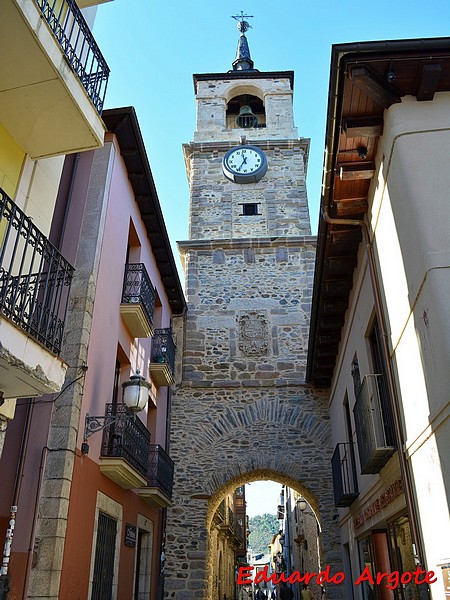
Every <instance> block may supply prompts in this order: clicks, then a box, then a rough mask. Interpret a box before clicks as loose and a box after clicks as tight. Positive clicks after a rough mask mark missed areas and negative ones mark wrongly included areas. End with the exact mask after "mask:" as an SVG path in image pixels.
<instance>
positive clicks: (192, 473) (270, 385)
mask: <svg viewBox="0 0 450 600" xmlns="http://www.w3.org/2000/svg"><path fill="white" fill-rule="evenodd" d="M247 28H248V23H247V22H246V21H244V19H243V16H242V17H240V19H239V21H238V29H239V30H240V38H239V43H238V49H237V55H236V59H235V61H234V62H233V63H232V67H233V68H232V70H230V71H228V72H225V73H208V74H203V75H194V88H195V98H196V103H197V125H196V130H195V133H194V139H193V141H192V142H191V143H189V144H186V145H184V148H183V149H184V156H185V162H186V169H187V173H188V178H189V185H190V217H189V240H188V241H184V242H180V243H179V250H180V253H181V256H182V260H183V265H184V269H185V276H186V293H187V300H188V311H187V314H186V315H185V317H184V319H183V322H182V323H181V322H180V323H179V324H178V334H177V343H178V349H179V352H180V353H181V354H182V373H180V374H179V377H178V382H177V385H176V386H175V388H174V391H173V397H172V432H171V447H170V454H171V456H172V458H173V459H174V461H175V482H174V497H173V505H172V507H170V508H169V509H168V514H167V536H166V545H165V553H166V565H165V597H167V598H176V599H177V600H187V599H191V598H192V599H193V598H196V599H197V598H202V599H208V600H213V599H214V600H217V598H218V597H219V596H220V600H222V599H223V590H224V587H223V581H221V580H223V579H225V578H226V577H227V576H230V574H229V573H228V574H227V573H226V572H225V571H226V568H227V567H223V568H222V571H220V572H219V574H217V568H216V567H217V565H216V564H215V563H216V562H218V561H219V559H220V557H218V556H217V549H215V548H213V547H212V543H211V542H210V534H211V528H212V527H213V515H214V512H215V511H216V509H217V507H218V506H219V504H220V502H221V501H222V499H223V498H224V497H225V495H226V494H227V493H229V492H230V491H232V490H233V489H235V488H236V487H237V486H239V485H242V484H245V483H247V482H251V481H255V480H260V479H272V480H275V481H279V482H280V484H283V483H284V484H286V485H289V486H290V487H292V488H294V489H295V490H297V491H298V492H299V493H302V494H303V495H304V496H305V497H306V498H307V500H308V501H309V502H310V504H311V506H312V507H313V508H314V511H315V512H316V515H317V517H318V520H319V522H320V527H321V529H322V534H321V540H320V541H321V545H322V556H321V560H322V564H324V565H330V566H331V569H332V570H338V569H339V568H340V566H341V565H340V555H339V553H336V552H335V550H336V547H337V545H338V536H339V533H338V530H337V528H336V522H335V521H334V520H333V519H332V517H333V514H334V512H335V511H334V506H333V501H332V497H333V494H332V489H331V467H330V460H331V440H330V426H329V421H328V411H327V405H326V401H325V398H323V397H322V396H321V395H320V394H318V393H317V392H315V391H314V390H312V389H311V388H310V387H309V386H307V385H306V384H305V367H306V350H307V341H308V340H307V336H308V330H309V312H310V303H311V290H312V279H313V269H314V256H315V238H314V237H312V236H311V231H310V222H309V214H308V204H307V195H306V185H305V177H306V166H307V159H308V148H309V140H307V139H302V138H299V137H298V132H297V129H296V127H295V125H294V118H293V107H292V97H293V84H294V74H293V72H292V71H276V72H263V71H258V70H257V69H255V68H254V64H253V61H252V60H251V58H250V52H249V48H248V43H247V38H246V36H245V32H246V30H247ZM181 339H183V340H184V342H183V343H181ZM280 487H281V486H280ZM275 510H276V506H274V511H275ZM228 569H231V570H232V571H233V572H232V574H231V576H232V577H234V566H233V565H231V566H228ZM336 593H337V594H338V595H334V596H333V597H335V598H338V597H340V596H339V590H336Z"/></svg>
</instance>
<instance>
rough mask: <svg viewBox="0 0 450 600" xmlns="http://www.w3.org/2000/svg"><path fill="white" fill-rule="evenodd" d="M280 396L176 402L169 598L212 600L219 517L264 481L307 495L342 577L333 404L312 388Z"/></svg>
mask: <svg viewBox="0 0 450 600" xmlns="http://www.w3.org/2000/svg"><path fill="white" fill-rule="evenodd" d="M274 392H275V390H270V389H266V390H260V389H259V390H258V389H257V390H255V391H253V392H251V391H249V390H245V391H244V390H242V389H239V390H233V389H228V390H227V389H222V390H215V391H214V394H212V393H211V391H210V390H199V389H186V388H185V389H179V390H178V391H177V392H176V394H175V395H174V398H173V417H172V419H173V421H172V425H173V430H174V431H177V432H178V433H177V438H176V439H175V440H174V441H173V445H172V449H171V455H172V457H173V458H174V460H175V464H176V468H175V469H176V470H175V472H176V477H175V489H174V505H173V506H172V507H171V508H170V509H169V510H168V521H167V547H166V556H167V562H166V565H167V571H166V583H165V592H166V597H168V598H171V597H173V598H174V597H176V598H177V600H179V599H180V600H183V599H185V600H187V599H188V598H194V597H195V598H204V599H205V600H206V599H208V600H212V596H211V593H212V592H211V590H212V588H213V586H212V581H211V580H210V578H211V569H209V568H208V567H209V566H210V565H208V561H210V560H211V556H212V554H211V552H210V549H209V548H208V530H209V527H210V524H211V521H212V517H213V514H214V512H215V510H216V509H217V507H218V506H219V504H220V502H221V501H222V499H223V498H224V496H225V495H226V494H227V493H229V492H230V491H232V490H234V489H235V488H236V487H238V486H239V485H241V484H243V483H248V482H251V481H256V480H260V479H272V480H274V481H278V482H280V483H282V484H285V485H287V486H289V487H291V488H293V489H294V490H296V491H298V492H299V493H301V494H302V495H304V496H305V498H306V499H307V500H308V501H309V503H310V504H311V506H312V507H313V509H314V511H315V513H316V515H317V517H318V520H319V522H320V523H321V528H322V531H323V535H322V547H323V556H322V563H323V564H325V565H330V567H331V570H332V571H333V572H334V571H337V570H342V565H341V562H340V561H341V557H340V553H339V551H337V552H336V548H338V546H339V532H338V528H337V525H336V522H335V520H333V515H334V514H335V510H334V503H333V500H332V498H333V491H332V479H331V472H330V461H331V448H330V424H329V420H328V413H327V404H326V399H325V398H324V397H323V396H321V395H319V394H315V393H313V392H312V390H310V389H309V388H308V387H306V386H299V387H297V388H294V389H292V388H286V389H284V390H282V389H279V390H277V391H276V395H275V393H274ZM250 398H251V401H250ZM181 403H182V405H183V406H184V407H185V410H183V411H181V410H179V409H180V408H181ZM193 590H196V594H195V595H194V594H193ZM336 591H337V592H339V591H340V590H336ZM336 597H338V596H336ZM214 600H215V599H214Z"/></svg>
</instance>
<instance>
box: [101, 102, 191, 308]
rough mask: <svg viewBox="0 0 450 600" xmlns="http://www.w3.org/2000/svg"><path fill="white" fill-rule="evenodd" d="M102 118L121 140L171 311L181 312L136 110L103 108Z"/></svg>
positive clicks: (183, 303)
mask: <svg viewBox="0 0 450 600" xmlns="http://www.w3.org/2000/svg"><path fill="white" fill-rule="evenodd" d="M102 119H103V121H104V122H105V125H106V127H107V128H108V131H110V132H111V133H114V135H115V136H116V137H117V140H118V142H119V147H120V153H121V155H122V158H123V161H124V163H125V166H126V169H127V172H128V179H129V180H130V183H131V186H132V188H133V192H134V197H135V199H136V202H137V204H138V207H139V211H140V213H141V217H142V220H143V222H144V225H145V228H146V230H147V235H148V238H149V240H150V245H151V248H152V252H153V255H154V257H155V260H156V264H157V267H158V270H159V273H160V275H161V280H162V282H163V285H164V289H165V291H166V294H167V297H168V300H169V303H170V306H171V309H172V312H173V314H181V313H182V312H184V310H185V308H186V300H185V298H184V293H183V288H182V286H181V282H180V278H179V276H178V271H177V267H176V264H175V259H174V256H173V253H172V249H171V246H170V241H169V236H168V234H167V229H166V225H165V223H164V217H163V214H162V211H161V206H160V204H159V199H158V194H157V192H156V187H155V182H154V181H153V176H152V172H151V170H150V165H149V162H148V157H147V153H146V151H145V146H144V140H143V138H142V133H141V130H140V127H139V123H138V120H137V116H136V112H135V110H134V108H133V107H132V106H130V107H126V108H112V109H108V110H104V111H103V113H102Z"/></svg>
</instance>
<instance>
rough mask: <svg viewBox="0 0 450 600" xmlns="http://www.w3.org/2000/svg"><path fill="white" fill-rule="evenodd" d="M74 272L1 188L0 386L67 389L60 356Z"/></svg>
mask: <svg viewBox="0 0 450 600" xmlns="http://www.w3.org/2000/svg"><path fill="white" fill-rule="evenodd" d="M72 275H73V267H72V266H71V265H70V264H69V263H68V262H67V261H66V260H65V259H64V258H63V257H62V256H61V254H60V253H59V252H58V250H57V249H56V248H55V247H54V246H53V245H52V244H51V243H50V242H49V241H48V240H47V238H46V237H45V236H44V235H43V234H42V233H41V232H40V231H39V229H38V228H37V227H35V225H33V223H32V221H31V220H30V219H29V218H28V217H27V216H26V215H25V214H24V213H23V212H22V211H21V210H20V209H19V208H18V206H16V205H15V204H14V202H13V201H12V200H11V199H10V198H9V197H8V196H7V194H6V193H5V192H4V191H3V190H2V189H1V188H0V337H1V346H0V348H1V352H0V389H1V390H3V393H4V397H5V398H18V397H29V396H38V395H42V394H45V393H51V392H55V391H59V390H60V389H61V386H62V384H63V382H64V377H65V371H66V366H65V365H64V364H63V363H62V362H61V360H60V359H59V358H58V356H59V354H60V352H61V345H62V340H63V334H64V325H65V319H66V308H67V300H68V296H69V290H70V283H71V281H72ZM5 317H6V318H5Z"/></svg>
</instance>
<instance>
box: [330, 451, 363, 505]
mask: <svg viewBox="0 0 450 600" xmlns="http://www.w3.org/2000/svg"><path fill="white" fill-rule="evenodd" d="M331 470H332V473H333V489H334V505H335V506H340V507H345V506H350V505H351V504H352V503H353V502H354V501H355V500H356V498H357V497H358V496H359V492H358V484H357V479H356V471H355V461H354V452H353V443H352V442H346V443H341V444H337V445H336V448H335V449H334V452H333V457H332V459H331Z"/></svg>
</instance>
